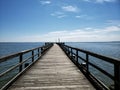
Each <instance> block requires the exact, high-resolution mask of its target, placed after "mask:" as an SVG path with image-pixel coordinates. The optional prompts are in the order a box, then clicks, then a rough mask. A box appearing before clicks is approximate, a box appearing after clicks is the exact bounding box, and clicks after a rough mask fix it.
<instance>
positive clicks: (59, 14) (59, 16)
mask: <svg viewBox="0 0 120 90" xmlns="http://www.w3.org/2000/svg"><path fill="white" fill-rule="evenodd" d="M50 15H51V16H55V17H57V18H64V17H66V16H67V15H66V14H64V13H63V12H54V13H51V14H50Z"/></svg>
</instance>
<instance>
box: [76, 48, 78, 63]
mask: <svg viewBox="0 0 120 90" xmlns="http://www.w3.org/2000/svg"><path fill="white" fill-rule="evenodd" d="M76 62H77V64H78V50H77V49H76Z"/></svg>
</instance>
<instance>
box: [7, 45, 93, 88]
mask: <svg viewBox="0 0 120 90" xmlns="http://www.w3.org/2000/svg"><path fill="white" fill-rule="evenodd" d="M8 90H95V88H94V87H93V86H92V84H91V83H90V82H89V81H88V80H87V78H86V77H85V76H84V75H83V74H82V73H81V71H80V70H79V69H78V68H77V67H76V65H75V64H74V63H73V62H72V61H71V60H70V59H69V58H68V57H67V56H66V55H65V53H64V52H63V51H62V49H61V48H60V47H59V46H58V45H57V44H54V45H53V47H52V48H50V49H49V50H48V52H46V54H45V55H44V56H42V57H41V59H39V60H38V61H37V62H36V63H35V64H34V65H33V66H32V67H31V68H29V69H28V70H27V71H26V72H25V73H24V74H23V75H21V76H20V77H19V78H18V79H17V80H16V81H15V82H14V83H13V84H12V85H11V86H10V87H9V88H8Z"/></svg>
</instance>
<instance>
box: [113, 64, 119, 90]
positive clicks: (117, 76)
mask: <svg viewBox="0 0 120 90" xmlns="http://www.w3.org/2000/svg"><path fill="white" fill-rule="evenodd" d="M114 78H115V81H114V82H115V90H120V65H119V64H114Z"/></svg>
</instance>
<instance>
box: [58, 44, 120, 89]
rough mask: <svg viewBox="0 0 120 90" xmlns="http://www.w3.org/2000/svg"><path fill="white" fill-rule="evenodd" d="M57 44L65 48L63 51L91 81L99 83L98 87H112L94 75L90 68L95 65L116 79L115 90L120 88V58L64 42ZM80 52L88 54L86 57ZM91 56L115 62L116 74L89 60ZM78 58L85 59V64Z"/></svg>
mask: <svg viewBox="0 0 120 90" xmlns="http://www.w3.org/2000/svg"><path fill="white" fill-rule="evenodd" d="M57 44H58V45H59V46H60V47H61V48H62V49H63V51H64V52H65V53H66V55H67V56H68V57H69V58H70V59H71V60H72V61H73V62H74V63H75V64H76V65H77V66H78V68H79V69H80V70H81V71H82V72H83V73H84V74H85V75H86V77H87V78H88V79H90V81H92V82H94V83H95V85H96V83H99V84H98V86H96V88H98V89H99V88H100V87H102V88H104V89H105V90H110V88H109V87H107V86H106V85H104V83H103V82H102V81H100V80H99V79H97V78H96V77H95V76H93V74H92V72H91V71H90V70H89V66H92V67H94V68H95V69H97V70H98V71H100V72H102V73H103V74H104V75H106V76H107V77H109V78H110V79H112V80H113V81H114V90H120V60H118V59H114V58H110V57H107V56H104V55H100V54H96V53H93V52H90V51H87V50H83V49H79V48H75V47H71V46H68V45H65V44H64V43H57ZM73 50H74V52H73ZM78 52H82V53H84V54H86V56H85V59H84V58H82V57H81V56H80V55H79V53H78ZM89 56H92V57H95V58H98V59H100V60H103V61H105V62H108V63H111V64H113V65H114V75H111V74H110V73H109V72H107V71H106V70H104V69H103V68H101V67H100V66H97V65H95V64H94V63H91V62H90V60H89ZM78 59H79V60H82V61H84V62H85V65H83V64H82V63H80V62H79V60H78ZM93 79H94V80H95V81H94V80H93ZM100 85H101V86H100Z"/></svg>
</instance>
